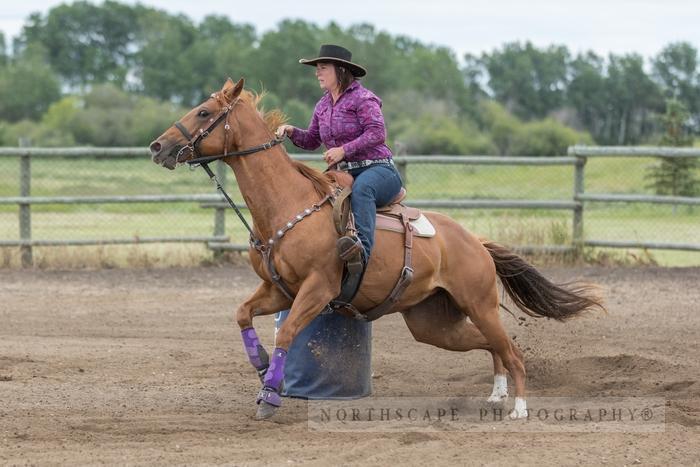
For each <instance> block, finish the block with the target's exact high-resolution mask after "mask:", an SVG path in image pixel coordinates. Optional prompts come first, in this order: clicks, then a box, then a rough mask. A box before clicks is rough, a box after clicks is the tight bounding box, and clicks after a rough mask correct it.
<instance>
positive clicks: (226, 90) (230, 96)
mask: <svg viewBox="0 0 700 467" xmlns="http://www.w3.org/2000/svg"><path fill="white" fill-rule="evenodd" d="M242 90H243V78H241V79H239V80H238V82H237V83H236V84H233V80H232V79H231V78H229V79H227V80H226V82H225V83H224V87H223V88H221V92H222V93H223V94H224V97H226V100H227V101H228V102H231V101H232V100H234V99H235V98H236V97H238V96H240V95H241V91H242Z"/></svg>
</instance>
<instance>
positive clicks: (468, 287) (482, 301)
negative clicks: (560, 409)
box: [449, 268, 527, 418]
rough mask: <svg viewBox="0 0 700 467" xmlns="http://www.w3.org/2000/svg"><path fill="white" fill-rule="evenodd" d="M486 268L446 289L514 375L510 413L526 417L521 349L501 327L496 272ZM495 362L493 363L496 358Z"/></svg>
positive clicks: (523, 365)
mask: <svg viewBox="0 0 700 467" xmlns="http://www.w3.org/2000/svg"><path fill="white" fill-rule="evenodd" d="M487 271H488V268H482V271H481V272H482V274H481V275H480V276H479V277H478V278H476V279H475V280H472V281H468V284H465V283H464V282H462V283H461V284H459V285H458V286H457V285H455V286H454V287H451V288H450V290H449V293H450V296H451V297H452V300H453V301H454V302H455V304H456V305H457V307H458V308H459V309H460V310H461V311H462V312H463V313H464V314H465V315H467V316H469V318H470V319H471V320H472V322H473V323H474V324H475V325H476V327H478V328H479V331H481V333H482V334H483V335H484V337H485V338H486V339H487V340H488V342H489V344H491V346H492V349H493V350H494V351H495V352H496V354H497V356H498V357H500V359H501V361H502V362H503V365H504V366H505V368H506V369H507V370H508V372H509V373H510V375H511V377H512V378H513V380H514V382H515V409H514V411H515V413H514V414H513V416H514V417H517V418H521V417H527V404H526V403H525V364H524V362H523V358H522V353H521V352H520V350H519V349H517V348H516V346H515V343H514V342H513V341H512V340H511V339H510V337H508V335H507V334H506V330H505V329H504V328H503V324H502V323H501V318H500V315H499V309H498V289H497V287H496V274H495V271H492V273H491V274H488V275H487V274H486V272H487ZM455 276H457V275H455ZM489 276H490V277H489ZM494 364H496V360H495V359H494ZM504 376H505V375H504ZM501 382H502V380H501Z"/></svg>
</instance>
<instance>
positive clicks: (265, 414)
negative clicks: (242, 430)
mask: <svg viewBox="0 0 700 467" xmlns="http://www.w3.org/2000/svg"><path fill="white" fill-rule="evenodd" d="M276 411H277V407H275V406H274V405H272V404H268V403H267V402H264V401H261V402H260V404H258V411H257V412H256V413H255V419H256V420H267V419H268V418H270V417H272V416H273V415H274V414H275V412H276Z"/></svg>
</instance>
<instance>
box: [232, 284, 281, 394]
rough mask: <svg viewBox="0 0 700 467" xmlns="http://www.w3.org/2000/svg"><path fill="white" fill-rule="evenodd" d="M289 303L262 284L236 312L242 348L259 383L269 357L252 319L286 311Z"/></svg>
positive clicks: (279, 294) (268, 285) (265, 370)
mask: <svg viewBox="0 0 700 467" xmlns="http://www.w3.org/2000/svg"><path fill="white" fill-rule="evenodd" d="M291 303H292V301H291V300H290V299H288V298H287V297H285V296H284V294H282V292H280V290H279V289H278V288H277V286H275V285H274V284H272V283H270V282H263V283H262V284H260V285H259V286H258V288H257V289H256V290H255V292H253V295H251V296H250V297H249V298H248V299H247V300H246V301H245V302H243V304H242V305H241V306H240V307H238V310H237V311H236V321H238V325H239V326H240V328H241V337H242V338H243V347H244V348H245V352H246V354H247V355H248V360H250V363H251V365H253V367H255V370H256V371H257V372H258V377H259V378H260V380H261V381H262V379H263V377H264V376H265V373H266V372H267V369H268V367H269V364H270V357H269V356H268V354H267V351H265V348H264V347H263V346H262V344H261V343H260V339H259V338H258V334H257V333H256V332H255V328H254V327H253V317H254V316H261V315H271V314H273V313H276V312H278V311H280V310H286V309H287V308H289V307H290V305H291Z"/></svg>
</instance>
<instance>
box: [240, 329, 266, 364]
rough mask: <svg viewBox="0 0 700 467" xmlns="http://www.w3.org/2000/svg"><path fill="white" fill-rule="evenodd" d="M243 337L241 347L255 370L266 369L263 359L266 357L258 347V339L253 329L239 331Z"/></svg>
mask: <svg viewBox="0 0 700 467" xmlns="http://www.w3.org/2000/svg"><path fill="white" fill-rule="evenodd" d="M241 336H242V337H243V347H245V352H246V353H247V354H248V360H250V363H251V364H252V365H253V366H254V367H255V369H257V370H263V369H265V367H267V362H266V361H264V360H266V358H265V357H267V355H266V352H265V349H264V348H263V346H262V345H260V339H258V335H257V334H256V332H255V328H252V327H251V328H246V329H243V330H242V331H241Z"/></svg>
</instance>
